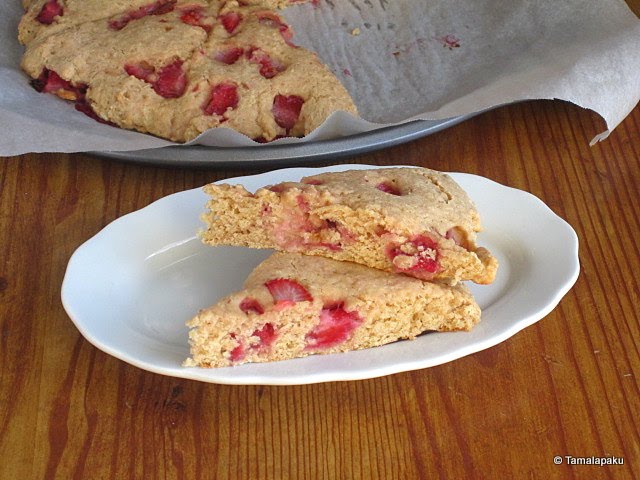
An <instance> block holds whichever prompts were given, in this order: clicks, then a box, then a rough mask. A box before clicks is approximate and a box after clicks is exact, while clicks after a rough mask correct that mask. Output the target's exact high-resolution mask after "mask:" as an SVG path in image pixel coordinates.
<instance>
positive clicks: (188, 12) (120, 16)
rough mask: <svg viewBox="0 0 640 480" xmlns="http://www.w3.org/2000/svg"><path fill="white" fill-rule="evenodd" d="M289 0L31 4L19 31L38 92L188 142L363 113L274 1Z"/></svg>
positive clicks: (297, 129) (56, 0)
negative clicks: (220, 130)
mask: <svg viewBox="0 0 640 480" xmlns="http://www.w3.org/2000/svg"><path fill="white" fill-rule="evenodd" d="M289 3H301V2H283V1H258V0H256V1H253V2H245V1H243V2H237V1H235V0H230V1H223V0H210V1H205V0H198V1H177V0H157V1H155V2H151V3H149V2H148V1H140V0H127V1H116V2H101V1H96V0H91V1H85V2H82V1H77V0H76V1H73V0H67V1H66V2H65V1H63V0H48V1H44V0H32V1H31V2H29V4H28V7H27V13H26V14H25V15H24V17H23V19H22V21H21V23H20V27H19V39H20V41H21V42H23V43H24V44H25V45H26V51H25V54H24V57H23V59H22V65H21V66H22V68H23V70H24V71H25V72H26V73H27V74H28V75H29V76H30V77H32V79H33V80H32V85H33V86H34V87H35V88H36V89H37V90H39V91H42V92H45V93H53V94H55V95H58V96H59V97H61V98H64V99H66V100H70V101H73V102H75V106H76V109H77V110H79V111H81V112H83V113H86V114H87V115H89V116H91V117H93V118H95V119H96V120H98V121H102V122H106V123H110V124H112V125H116V126H120V127H123V128H127V129H133V130H138V131H141V132H146V133H151V134H154V135H157V136H159V137H163V138H167V139H170V140H173V141H177V142H186V141H189V140H191V139H193V138H195V137H196V136H198V135H199V134H200V133H202V132H204V131H206V130H208V129H210V128H214V127H218V126H224V127H227V128H231V129H234V130H236V131H238V132H240V133H243V134H245V135H247V136H248V137H250V138H252V139H254V140H256V141H259V142H264V141H271V140H273V139H276V138H279V137H282V136H298V137H299V136H304V135H306V134H308V133H309V132H311V131H312V130H314V129H315V128H316V127H318V126H319V125H320V124H321V123H322V122H323V121H324V120H325V119H326V118H327V117H328V116H329V115H330V114H331V113H333V112H334V111H337V110H344V111H347V112H351V113H357V110H356V107H355V105H354V103H353V100H352V99H351V97H350V96H349V94H348V92H347V91H346V89H345V88H344V87H343V86H342V84H341V83H340V82H339V80H338V79H337V78H336V77H335V75H334V74H333V73H332V72H331V71H330V70H329V69H328V68H327V67H326V66H325V65H324V64H322V62H321V61H320V60H319V59H318V57H317V56H316V55H315V54H314V53H312V52H310V51H309V50H306V49H304V48H302V47H298V46H295V45H294V44H293V43H292V36H293V31H292V29H291V28H290V27H289V26H288V25H287V24H286V23H285V22H284V21H283V20H282V18H281V17H280V16H279V15H278V14H277V13H276V11H275V10H273V9H272V8H270V7H275V6H279V7H282V6H285V5H286V4H289Z"/></svg>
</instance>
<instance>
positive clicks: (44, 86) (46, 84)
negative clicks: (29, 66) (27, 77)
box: [31, 68, 75, 93]
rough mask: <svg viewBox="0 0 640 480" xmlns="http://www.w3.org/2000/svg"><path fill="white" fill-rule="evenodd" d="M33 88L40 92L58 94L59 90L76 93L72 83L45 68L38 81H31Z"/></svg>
mask: <svg viewBox="0 0 640 480" xmlns="http://www.w3.org/2000/svg"><path fill="white" fill-rule="evenodd" d="M31 86H32V87H33V88H35V89H36V91H38V92H42V93H56V92H57V91H58V90H67V91H70V92H72V91H74V90H75V88H74V87H73V86H72V85H71V83H70V82H69V81H67V80H65V79H64V78H62V77H60V75H58V74H57V73H56V72H54V71H53V70H49V69H48V68H45V69H44V70H42V73H41V74H40V76H39V77H38V78H37V79H33V80H31Z"/></svg>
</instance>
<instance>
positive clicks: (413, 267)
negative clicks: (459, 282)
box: [387, 235, 440, 279]
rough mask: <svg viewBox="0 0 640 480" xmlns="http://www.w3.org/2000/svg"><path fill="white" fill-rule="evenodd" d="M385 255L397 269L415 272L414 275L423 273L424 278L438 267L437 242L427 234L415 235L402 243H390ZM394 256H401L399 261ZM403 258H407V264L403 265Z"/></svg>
mask: <svg viewBox="0 0 640 480" xmlns="http://www.w3.org/2000/svg"><path fill="white" fill-rule="evenodd" d="M387 255H388V256H389V257H390V258H391V260H392V262H393V264H394V266H395V267H396V269H397V270H398V271H401V272H412V273H414V274H416V273H417V274H418V275H415V276H419V275H420V274H421V273H424V274H426V275H425V279H428V278H427V277H429V276H430V275H429V274H434V273H436V272H437V271H438V270H439V269H440V264H439V263H438V244H437V243H436V242H435V241H434V240H433V239H432V238H430V237H428V236H427V235H417V236H416V237H414V238H413V239H411V240H410V241H408V242H406V243H404V244H402V245H395V246H394V245H392V246H391V247H389V248H388V249H387ZM396 257H401V258H400V261H398V259H397V258H396ZM404 259H406V260H408V262H407V266H404V262H403V261H402V260H404ZM419 278H422V276H419Z"/></svg>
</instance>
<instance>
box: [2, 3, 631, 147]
mask: <svg viewBox="0 0 640 480" xmlns="http://www.w3.org/2000/svg"><path fill="white" fill-rule="evenodd" d="M6 3H7V5H6V6H3V7H2V10H3V12H2V15H0V42H1V47H0V82H1V83H0V84H1V85H2V87H0V126H2V135H1V136H0V155H4V156H9V155H18V154H21V153H26V152H77V151H91V150H94V151H100V150H111V151H122V150H138V149H146V148H154V147H163V146H167V145H173V143H172V142H168V141H165V140H162V139H159V138H155V137H153V136H150V135H144V134H140V133H136V132H130V131H126V130H122V129H117V128H113V127H109V126H106V125H102V124H99V123H97V122H95V121H93V120H91V119H90V118H88V117H86V116H84V115H83V114H81V113H79V112H76V111H75V110H74V108H73V106H72V105H71V104H69V103H66V102H64V101H62V100H59V99H57V98H55V97H53V96H51V95H43V94H39V93H37V92H35V91H34V90H33V89H32V88H31V87H30V86H29V83H28V79H27V78H26V76H25V75H24V74H23V73H22V72H21V70H20V68H19V63H20V58H21V56H22V52H23V48H22V47H21V46H20V45H19V44H18V42H17V40H16V31H17V25H18V22H19V19H20V16H21V15H22V13H23V12H22V7H21V5H20V2H19V1H18V0H7V1H6ZM284 16H285V17H286V18H287V20H288V21H289V22H290V23H291V24H292V25H293V26H294V28H295V30H296V32H297V34H296V36H295V37H294V41H295V42H296V43H298V44H300V45H302V46H305V47H307V48H310V49H312V50H314V51H316V52H318V54H319V55H320V57H321V58H322V59H323V60H324V61H325V62H326V63H327V64H328V65H329V66H330V67H331V68H332V70H333V71H334V72H335V73H336V75H337V76H338V77H339V78H340V79H341V80H342V81H343V83H344V84H345V86H346V87H347V89H348V90H349V92H350V93H351V94H352V96H353V97H354V99H355V101H356V104H357V105H358V108H359V110H360V114H361V116H362V118H354V117H352V116H351V115H348V114H346V113H344V112H338V113H336V114H334V115H333V116H331V117H330V118H329V119H328V120H327V121H326V122H325V123H324V124H323V125H322V126H321V127H320V128H319V129H317V130H316V131H314V132H313V133H312V134H310V135H308V136H307V137H306V138H304V139H282V140H278V141H277V142H278V143H297V142H308V141H313V140H319V139H326V138H335V137H339V136H343V135H349V134H352V133H359V132H364V131H368V130H371V129H374V128H379V127H380V126H388V125H391V124H397V123H402V122H406V121H410V120H416V119H430V120H437V119H445V118H450V117H454V116H458V115H464V114H469V113H473V112H477V111H481V110H485V109H487V108H490V107H493V106H497V105H503V104H506V103H511V102H515V101H520V100H527V99H542V98H545V99H554V98H557V99H563V100H568V101H570V102H573V103H575V104H577V105H580V106H582V107H585V108H589V109H591V110H594V111H595V112H597V113H599V114H600V115H601V116H602V117H603V118H604V120H605V121H606V123H607V127H608V130H607V131H606V132H603V133H602V134H600V135H599V136H598V137H596V138H595V139H594V141H595V140H601V139H603V138H606V136H607V135H608V133H609V132H610V131H611V130H613V128H615V127H616V126H617V125H618V124H619V123H620V122H621V121H622V120H623V119H624V118H625V117H626V116H627V115H628V114H629V112H630V111H631V110H632V109H633V108H634V106H635V105H636V104H637V103H638V101H639V100H640V20H638V18H637V17H636V16H635V15H634V14H633V13H632V12H631V11H630V10H629V9H628V7H627V6H626V4H625V3H624V2H623V1H621V0H562V1H561V0H510V1H507V2H505V1H499V0H475V1H471V0H468V1H463V0H429V1H427V0H395V1H393V0H320V5H319V6H318V7H314V6H312V5H311V4H307V5H299V6H294V7H291V8H288V9H287V10H286V11H285V12H284ZM588 140H589V139H585V142H586V141H588ZM191 143H198V144H204V145H212V146H248V145H255V146H256V148H261V145H258V144H255V143H254V142H253V141H251V140H249V139H248V138H247V137H245V136H243V135H240V134H238V133H236V132H233V131H231V130H228V129H226V128H218V129H213V130H210V131H208V132H205V133H204V134H202V135H201V136H200V137H198V139H196V140H194V141H193V142H191Z"/></svg>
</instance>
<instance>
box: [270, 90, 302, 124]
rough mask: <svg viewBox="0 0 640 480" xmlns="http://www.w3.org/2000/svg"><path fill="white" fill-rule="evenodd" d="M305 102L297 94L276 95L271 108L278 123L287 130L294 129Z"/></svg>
mask: <svg viewBox="0 0 640 480" xmlns="http://www.w3.org/2000/svg"><path fill="white" fill-rule="evenodd" d="M303 103H304V100H303V99H302V98H301V97H299V96H297V95H288V96H287V95H276V96H275V98H274V99H273V107H272V108H271V112H272V113H273V116H274V118H275V121H276V123H277V124H278V125H280V126H281V127H282V128H284V129H286V130H290V129H292V128H293V126H294V125H295V124H296V122H297V121H298V118H299V117H300V110H302V104H303Z"/></svg>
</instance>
